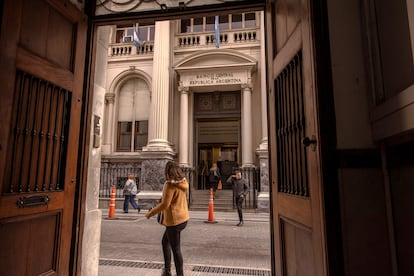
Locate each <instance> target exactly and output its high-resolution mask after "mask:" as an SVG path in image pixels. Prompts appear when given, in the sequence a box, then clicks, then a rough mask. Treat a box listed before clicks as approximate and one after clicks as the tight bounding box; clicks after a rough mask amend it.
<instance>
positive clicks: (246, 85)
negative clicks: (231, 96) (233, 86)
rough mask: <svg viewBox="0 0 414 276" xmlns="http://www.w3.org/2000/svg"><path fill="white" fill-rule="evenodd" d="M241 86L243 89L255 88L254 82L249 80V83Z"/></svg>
mask: <svg viewBox="0 0 414 276" xmlns="http://www.w3.org/2000/svg"><path fill="white" fill-rule="evenodd" d="M241 88H242V89H243V90H250V91H252V90H253V84H252V83H251V82H248V83H243V84H242V85H241Z"/></svg>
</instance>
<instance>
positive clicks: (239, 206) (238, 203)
mask: <svg viewBox="0 0 414 276" xmlns="http://www.w3.org/2000/svg"><path fill="white" fill-rule="evenodd" d="M243 201H244V197H242V196H236V206H237V213H238V214H239V221H240V222H242V221H243Z"/></svg>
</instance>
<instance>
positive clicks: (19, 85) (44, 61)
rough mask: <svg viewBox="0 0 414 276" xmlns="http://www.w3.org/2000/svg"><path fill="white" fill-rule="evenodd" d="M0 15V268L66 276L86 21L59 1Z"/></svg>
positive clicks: (13, 6) (13, 5) (11, 5)
mask: <svg viewBox="0 0 414 276" xmlns="http://www.w3.org/2000/svg"><path fill="white" fill-rule="evenodd" d="M3 9H4V14H3V17H2V20H3V21H2V25H1V26H2V31H1V36H0V46H1V47H3V49H5V51H4V52H3V53H2V55H1V59H0V71H1V72H2V75H1V76H0V91H1V92H2V99H4V101H1V102H0V145H1V147H0V168H2V169H1V170H0V192H1V194H0V244H2V250H1V260H0V267H1V268H2V271H3V272H5V273H6V274H7V275H54V274H55V275H67V273H68V272H69V260H70V246H71V239H72V230H73V229H72V227H73V226H72V219H73V210H74V199H75V198H74V195H75V188H76V174H77V171H76V170H77V160H78V141H79V129H80V127H79V126H80V113H81V107H82V101H81V98H82V88H83V73H84V69H83V68H84V60H85V45H86V23H87V22H86V18H85V17H84V15H83V14H82V13H81V12H80V11H79V10H77V9H76V8H75V7H74V6H73V5H72V4H70V3H68V2H64V1H59V0H31V1H29V0H17V1H13V0H6V1H4V7H3ZM63 237H64V238H63ZM16 264H18V265H17V266H18V267H17V268H16Z"/></svg>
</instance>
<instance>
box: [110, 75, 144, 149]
mask: <svg viewBox="0 0 414 276" xmlns="http://www.w3.org/2000/svg"><path fill="white" fill-rule="evenodd" d="M149 109H150V90H149V88H148V85H147V83H146V82H145V81H144V80H143V79H139V78H134V79H129V80H127V81H126V82H125V83H124V84H123V85H122V86H121V88H120V91H119V100H118V124H117V147H116V149H117V151H128V152H129V151H137V150H140V149H142V147H143V146H145V145H146V144H147V142H148V117H149Z"/></svg>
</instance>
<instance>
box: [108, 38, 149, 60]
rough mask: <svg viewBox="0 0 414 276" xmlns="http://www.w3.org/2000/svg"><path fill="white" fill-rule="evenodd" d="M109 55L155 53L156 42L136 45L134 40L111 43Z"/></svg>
mask: <svg viewBox="0 0 414 276" xmlns="http://www.w3.org/2000/svg"><path fill="white" fill-rule="evenodd" d="M108 52H109V53H108V55H109V57H124V56H131V55H152V54H153V53H154V42H152V41H149V42H145V43H143V44H142V45H139V46H138V47H136V46H135V45H134V43H133V42H128V43H113V44H110V45H109V51H108Z"/></svg>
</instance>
